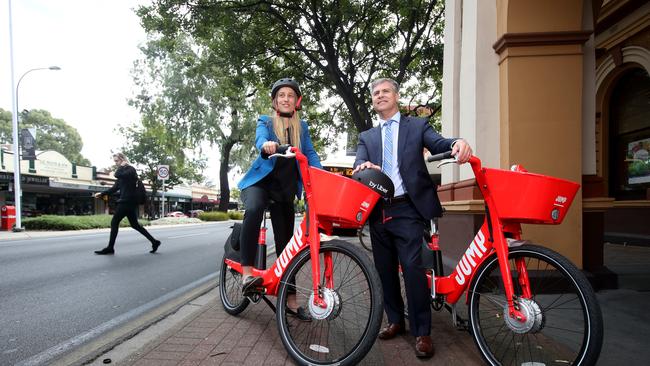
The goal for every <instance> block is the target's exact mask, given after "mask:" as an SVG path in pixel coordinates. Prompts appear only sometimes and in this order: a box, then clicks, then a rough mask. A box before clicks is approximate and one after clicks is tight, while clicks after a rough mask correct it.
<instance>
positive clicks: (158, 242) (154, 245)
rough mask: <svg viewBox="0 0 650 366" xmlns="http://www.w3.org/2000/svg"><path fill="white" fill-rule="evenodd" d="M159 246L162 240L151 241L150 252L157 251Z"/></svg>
mask: <svg viewBox="0 0 650 366" xmlns="http://www.w3.org/2000/svg"><path fill="white" fill-rule="evenodd" d="M159 246H160V240H156V241H154V242H152V243H151V250H150V251H149V253H155V252H156V250H158V247H159Z"/></svg>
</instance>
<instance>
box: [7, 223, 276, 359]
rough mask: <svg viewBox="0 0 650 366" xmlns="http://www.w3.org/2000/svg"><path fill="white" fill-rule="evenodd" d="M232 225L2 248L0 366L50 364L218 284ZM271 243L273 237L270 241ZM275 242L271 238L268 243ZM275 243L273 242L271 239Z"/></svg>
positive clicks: (15, 243)
mask: <svg viewBox="0 0 650 366" xmlns="http://www.w3.org/2000/svg"><path fill="white" fill-rule="evenodd" d="M230 225H232V224H231V223H228V222H219V223H212V224H203V225H190V226H185V225H183V226H178V227H167V228H153V229H150V231H151V233H152V234H153V235H154V237H156V238H157V239H159V240H161V241H162V245H161V247H160V249H159V250H158V253H156V254H150V253H149V250H150V249H151V248H150V244H149V242H147V240H146V239H145V238H144V237H143V236H141V235H140V234H139V233H137V232H135V231H133V230H131V229H128V230H124V229H122V230H120V233H119V235H118V238H117V244H116V246H115V250H116V254H115V255H114V256H98V255H95V254H94V253H93V251H94V250H97V249H101V248H103V247H104V246H105V245H106V242H107V241H108V233H107V232H102V233H92V234H82V235H70V236H67V237H50V238H39V239H36V238H33V239H28V240H16V241H3V242H0V365H13V364H23V365H29V364H48V361H51V360H52V359H53V358H54V357H57V356H59V355H60V354H62V353H64V352H67V351H69V350H71V349H74V348H76V347H79V346H80V345H83V344H84V343H86V342H88V341H89V340H91V339H93V338H96V337H99V336H101V335H102V334H104V333H105V332H107V331H109V330H111V329H112V328H115V327H117V326H120V325H121V323H125V322H128V321H131V320H132V319H133V318H134V317H135V316H137V315H139V314H140V313H142V312H146V311H149V310H151V309H153V308H155V307H156V306H159V305H160V304H162V303H163V302H165V301H167V300H170V299H172V298H174V297H178V296H182V295H183V293H185V292H187V291H189V290H190V289H191V288H193V287H197V286H200V285H202V284H205V283H206V282H213V283H215V284H216V271H217V261H218V260H219V259H220V258H221V255H222V253H223V243H224V241H225V239H226V237H227V236H228V234H229V233H230V230H231V229H230ZM271 237H272V236H271ZM269 239H271V238H269ZM269 241H270V240H269Z"/></svg>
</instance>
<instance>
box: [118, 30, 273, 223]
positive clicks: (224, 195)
mask: <svg viewBox="0 0 650 366" xmlns="http://www.w3.org/2000/svg"><path fill="white" fill-rule="evenodd" d="M142 51H143V53H144V55H145V59H144V60H140V61H138V62H137V63H136V67H135V70H134V75H135V80H136V84H137V85H139V86H140V87H141V90H140V92H139V93H138V95H137V96H136V97H135V98H134V99H133V100H132V101H131V103H132V105H133V106H135V107H136V108H138V109H139V110H140V112H141V113H142V114H143V115H153V114H156V115H158V116H159V118H158V120H159V121H160V122H161V124H163V125H164V126H165V128H166V129H167V131H168V133H169V134H170V135H173V136H174V138H175V140H176V143H177V146H184V147H188V146H200V145H201V143H202V142H207V143H209V144H210V145H212V146H216V147H217V148H218V150H219V152H220V169H219V188H220V194H221V201H220V204H219V210H222V211H226V210H227V208H228V202H229V199H230V187H229V184H228V172H229V171H230V169H231V168H232V165H233V164H235V165H239V166H241V167H242V168H245V167H247V165H248V164H249V162H250V160H251V157H252V156H253V154H254V153H253V150H254V149H253V148H252V144H248V143H246V144H241V142H244V141H246V142H248V141H253V139H254V137H253V136H254V131H255V126H256V117H257V114H258V112H257V111H259V110H260V107H261V102H260V99H259V98H257V97H256V93H255V91H256V85H255V80H254V79H253V78H251V79H248V78H249V75H248V74H247V73H246V72H244V71H242V70H240V69H239V68H238V67H237V66H236V65H237V64H236V63H232V62H231V59H232V57H235V56H236V55H228V56H227V57H225V56H224V57H218V56H217V55H215V53H214V52H212V51H211V50H209V49H208V48H206V47H205V46H203V45H200V44H195V43H192V40H191V39H188V38H186V37H183V36H178V37H177V38H175V39H173V40H170V39H164V38H163V39H158V40H156V39H155V37H152V39H151V40H150V41H149V42H148V43H147V45H146V46H145V47H143V48H142ZM199 150H200V149H199Z"/></svg>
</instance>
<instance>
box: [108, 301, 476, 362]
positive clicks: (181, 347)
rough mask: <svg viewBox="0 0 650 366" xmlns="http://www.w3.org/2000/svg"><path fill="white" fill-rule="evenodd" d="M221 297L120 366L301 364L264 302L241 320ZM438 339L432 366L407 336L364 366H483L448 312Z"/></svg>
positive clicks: (440, 316)
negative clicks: (418, 354)
mask: <svg viewBox="0 0 650 366" xmlns="http://www.w3.org/2000/svg"><path fill="white" fill-rule="evenodd" d="M215 292H216V291H213V293H215ZM218 296H219V295H218V294H217V295H216V297H215V298H213V299H211V300H210V301H209V302H208V303H207V304H206V305H204V306H203V309H204V310H200V311H198V314H195V315H194V316H193V317H191V319H188V320H186V321H184V322H183V323H182V324H179V325H177V326H176V327H174V328H172V329H170V330H169V331H167V332H166V333H165V334H162V335H161V336H160V337H158V338H157V339H156V340H154V341H152V342H150V343H149V344H148V345H145V346H144V347H143V348H142V349H140V350H139V351H137V352H135V353H133V354H131V355H130V356H129V357H128V358H127V359H125V360H124V361H122V362H120V365H133V366H176V365H178V366H197V365H200V366H203V365H294V364H295V363H294V361H293V360H292V359H291V357H290V356H289V355H288V354H287V351H286V350H285V348H284V346H283V345H282V341H281V340H280V337H279V335H278V330H277V325H276V321H275V314H274V313H273V311H272V310H271V309H270V308H269V307H268V306H267V305H266V304H265V303H264V302H260V303H259V304H256V305H254V304H251V305H249V306H248V308H247V309H246V310H245V311H244V312H243V313H241V314H240V315H239V316H237V317H235V316H231V315H229V314H227V313H226V312H225V311H224V310H223V307H222V306H221V302H220V300H219V298H218ZM271 299H272V300H274V298H271ZM385 321H386V320H385V319H384V324H385ZM432 335H433V337H434V347H435V351H436V354H435V355H434V357H433V358H431V359H429V360H420V359H418V358H416V357H415V353H414V348H413V347H414V344H415V340H414V338H413V337H412V336H410V335H403V336H399V337H397V338H396V339H392V340H389V341H381V340H377V341H376V342H375V344H374V346H373V348H372V349H371V351H370V352H369V353H368V355H367V356H366V358H365V359H364V360H363V361H362V362H361V365H391V366H392V365H418V364H427V365H482V364H483V362H482V361H481V358H480V356H479V354H478V351H477V350H476V346H475V344H474V342H473V340H472V338H471V336H470V335H469V333H467V332H465V331H458V330H456V329H455V328H454V327H453V326H452V324H451V315H450V314H449V313H448V312H447V311H444V310H443V311H441V312H439V313H438V312H433V326H432Z"/></svg>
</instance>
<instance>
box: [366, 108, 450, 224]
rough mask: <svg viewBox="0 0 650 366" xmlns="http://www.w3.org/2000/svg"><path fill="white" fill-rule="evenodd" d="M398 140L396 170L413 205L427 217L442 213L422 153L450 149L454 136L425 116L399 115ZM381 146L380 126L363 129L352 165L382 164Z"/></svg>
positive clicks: (427, 218) (433, 152)
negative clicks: (440, 130)
mask: <svg viewBox="0 0 650 366" xmlns="http://www.w3.org/2000/svg"><path fill="white" fill-rule="evenodd" d="M397 140H398V141H397V161H398V164H399V173H400V175H401V176H402V180H403V181H404V187H405V188H406V192H407V194H408V195H409V197H411V201H412V202H413V204H414V205H415V208H416V209H417V210H418V212H419V213H420V215H422V217H423V218H424V219H426V220H431V219H432V218H434V217H438V216H441V214H442V206H441V205H440V201H439V200H438V193H437V191H436V187H435V186H434V184H433V181H432V180H431V177H429V172H428V171H427V167H426V164H425V162H424V157H423V156H422V153H423V151H424V150H423V149H424V148H425V147H426V148H427V149H428V150H429V152H430V153H431V154H439V153H442V152H446V151H449V150H451V144H452V143H453V142H454V141H455V140H456V139H446V138H444V137H442V136H441V135H440V134H438V133H437V132H435V131H434V130H433V128H431V126H430V125H429V124H428V123H427V121H426V120H425V119H422V118H416V117H408V116H402V117H401V119H400V121H399V137H398V139H397ZM382 150H383V147H382V134H381V126H376V127H373V128H371V129H369V130H367V131H364V132H362V133H361V134H360V135H359V145H358V146H357V156H356V159H355V161H354V166H355V167H356V166H357V165H359V164H362V163H364V162H366V161H370V162H372V163H373V164H376V165H379V166H381V165H382Z"/></svg>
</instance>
